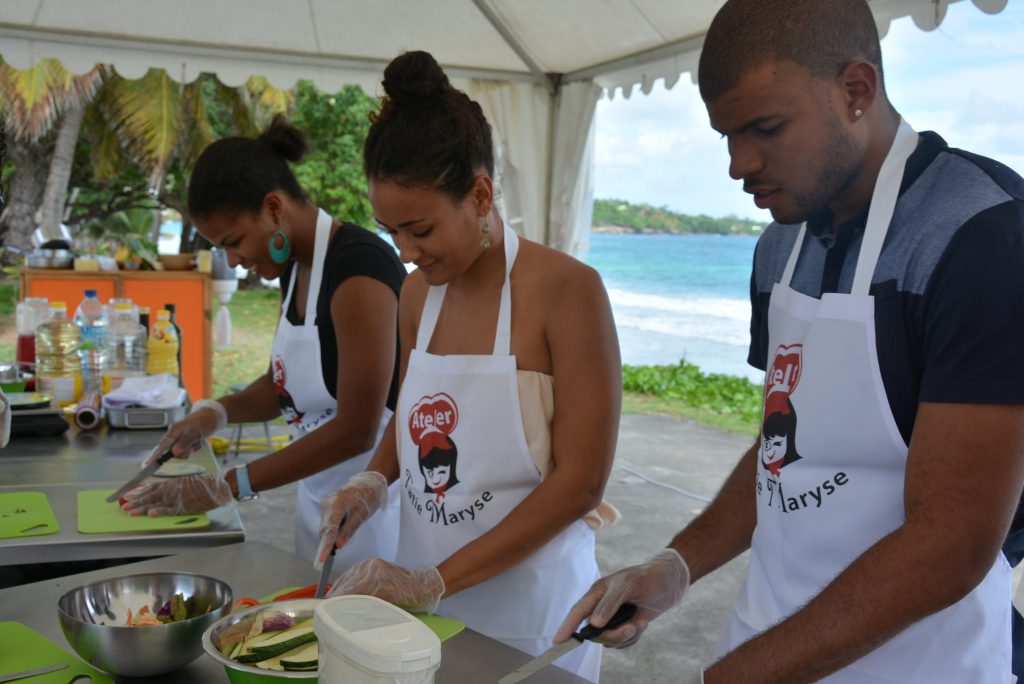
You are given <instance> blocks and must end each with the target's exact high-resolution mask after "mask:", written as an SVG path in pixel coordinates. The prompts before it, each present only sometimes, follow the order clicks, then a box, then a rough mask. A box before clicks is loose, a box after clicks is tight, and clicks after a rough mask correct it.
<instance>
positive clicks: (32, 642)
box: [0, 622, 114, 684]
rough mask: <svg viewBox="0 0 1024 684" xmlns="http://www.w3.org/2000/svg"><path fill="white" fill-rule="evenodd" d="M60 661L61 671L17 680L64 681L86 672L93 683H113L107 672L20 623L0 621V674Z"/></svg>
mask: <svg viewBox="0 0 1024 684" xmlns="http://www.w3.org/2000/svg"><path fill="white" fill-rule="evenodd" d="M61 663H67V665H68V666H67V667H66V668H64V669H63V670H57V671H56V672H50V673H48V674H44V675H37V676H35V677H31V678H29V679H24V680H21V679H19V680H17V681H19V682H22V681H24V682H25V684H29V682H31V684H68V682H70V681H71V678H72V677H76V676H79V675H89V676H90V677H92V681H93V684H114V680H113V679H111V678H110V677H108V676H107V675H105V674H103V673H102V672H100V671H99V670H97V669H95V668H93V667H90V666H89V665H87V664H86V663H84V662H82V661H81V660H79V659H78V658H77V657H76V656H74V655H72V654H70V653H68V652H67V651H65V650H64V649H62V648H61V647H60V646H58V645H57V644H55V643H53V642H52V641H50V640H49V639H47V638H46V637H44V636H43V635H42V634H39V633H37V632H34V631H33V630H31V629H29V628H28V627H26V626H25V625H23V624H21V623H20V622H0V675H6V674H14V673H15V672H23V671H24V670H33V669H35V668H37V667H45V666H47V665H59V664H61ZM83 681H84V680H83Z"/></svg>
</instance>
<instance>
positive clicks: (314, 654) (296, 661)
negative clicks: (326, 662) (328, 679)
mask: <svg viewBox="0 0 1024 684" xmlns="http://www.w3.org/2000/svg"><path fill="white" fill-rule="evenodd" d="M319 662H320V644H319V643H318V642H316V641H314V642H313V643H311V644H306V645H305V646H303V647H302V648H301V649H299V650H297V651H294V652H292V653H289V654H287V655H283V656H281V665H282V666H284V668H285V669H286V670H304V669H306V668H310V667H313V668H315V667H317V665H318V664H319Z"/></svg>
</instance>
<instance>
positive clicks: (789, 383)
mask: <svg viewBox="0 0 1024 684" xmlns="http://www.w3.org/2000/svg"><path fill="white" fill-rule="evenodd" d="M803 347H804V346H803V345H802V344H793V345H789V346H786V345H779V348H778V349H777V350H775V358H774V359H773V360H772V367H771V368H769V369H768V373H767V374H766V375H765V378H764V414H765V415H766V416H768V415H771V414H773V413H782V414H786V413H789V406H788V403H789V397H790V395H792V394H793V392H794V391H795V390H796V386H797V384H798V383H799V382H800V368H801V365H802V364H801V359H802V356H803Z"/></svg>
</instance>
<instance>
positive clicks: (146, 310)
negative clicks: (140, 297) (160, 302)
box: [139, 306, 149, 316]
mask: <svg viewBox="0 0 1024 684" xmlns="http://www.w3.org/2000/svg"><path fill="white" fill-rule="evenodd" d="M139 315H140V316H148V315H149V307H148V306H140V307H139Z"/></svg>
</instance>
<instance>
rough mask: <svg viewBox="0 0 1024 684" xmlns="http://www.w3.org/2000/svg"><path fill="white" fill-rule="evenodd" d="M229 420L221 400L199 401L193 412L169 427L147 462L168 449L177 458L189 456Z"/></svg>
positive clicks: (147, 458)
mask: <svg viewBox="0 0 1024 684" xmlns="http://www.w3.org/2000/svg"><path fill="white" fill-rule="evenodd" d="M227 422H228V413H227V410H226V409H225V408H224V406H223V404H221V403H220V402H219V401H213V400H212V399H201V400H199V401H197V402H196V403H195V405H194V406H193V407H192V412H191V413H189V414H188V415H187V416H185V417H184V418H182V419H181V420H179V421H178V422H177V423H173V424H172V425H171V426H170V427H169V428H167V432H166V433H165V434H164V436H163V438H162V439H161V440H160V443H159V444H157V445H156V447H155V448H154V449H153V451H152V452H151V453H150V454H149V456H147V457H146V463H147V464H148V463H151V462H153V461H154V460H156V459H157V458H159V457H160V455H161V454H163V453H164V452H166V451H167V450H168V449H171V450H172V451H173V453H174V456H175V458H188V457H189V456H190V455H191V454H192V453H193V452H195V451H198V450H199V449H200V448H202V446H203V444H204V443H205V442H206V440H208V439H209V438H210V437H212V436H213V433H215V432H217V430H220V429H221V428H222V427H224V426H225V425H227Z"/></svg>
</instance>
